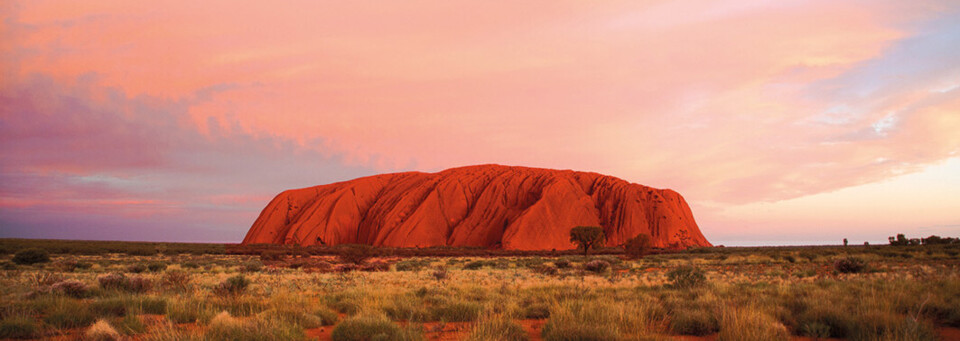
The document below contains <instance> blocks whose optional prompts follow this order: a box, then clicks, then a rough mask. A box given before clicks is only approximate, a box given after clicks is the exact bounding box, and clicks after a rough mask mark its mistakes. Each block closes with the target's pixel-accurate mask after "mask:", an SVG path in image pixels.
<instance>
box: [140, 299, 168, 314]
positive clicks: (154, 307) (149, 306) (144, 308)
mask: <svg viewBox="0 0 960 341" xmlns="http://www.w3.org/2000/svg"><path fill="white" fill-rule="evenodd" d="M136 304H137V307H138V308H140V311H141V312H143V313H144V314H163V313H164V312H166V311H167V299H166V298H165V297H159V296H144V297H140V298H139V300H137V302H136Z"/></svg>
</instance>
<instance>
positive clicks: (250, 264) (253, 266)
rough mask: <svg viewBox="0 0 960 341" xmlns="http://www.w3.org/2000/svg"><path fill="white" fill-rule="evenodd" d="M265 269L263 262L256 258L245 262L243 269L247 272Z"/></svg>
mask: <svg viewBox="0 0 960 341" xmlns="http://www.w3.org/2000/svg"><path fill="white" fill-rule="evenodd" d="M262 269H263V263H261V262H260V261H256V260H251V261H247V262H245V263H243V271H246V272H259V271H260V270H262Z"/></svg>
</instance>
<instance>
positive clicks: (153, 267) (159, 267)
mask: <svg viewBox="0 0 960 341" xmlns="http://www.w3.org/2000/svg"><path fill="white" fill-rule="evenodd" d="M147 269H148V270H150V272H160V271H163V270H166V269H167V263H161V262H153V263H150V264H147Z"/></svg>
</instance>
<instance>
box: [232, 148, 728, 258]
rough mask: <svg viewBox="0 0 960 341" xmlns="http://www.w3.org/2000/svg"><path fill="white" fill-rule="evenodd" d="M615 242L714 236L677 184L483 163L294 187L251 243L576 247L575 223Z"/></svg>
mask: <svg viewBox="0 0 960 341" xmlns="http://www.w3.org/2000/svg"><path fill="white" fill-rule="evenodd" d="M579 225H590V226H601V227H602V228H603V229H604V231H605V232H606V238H607V240H606V245H620V244H623V242H625V241H626V240H627V239H630V238H632V237H634V236H636V235H638V234H641V233H645V234H648V235H650V236H651V237H652V240H653V244H654V246H655V247H673V248H684V247H690V246H710V243H709V242H707V240H706V238H704V237H703V234H701V233H700V229H699V227H697V223H696V222H695V221H694V219H693V214H692V213H691V212H690V207H689V206H687V203H686V201H684V199H683V197H682V196H680V194H678V193H677V192H674V191H672V190H669V189H656V188H651V187H647V186H643V185H638V184H633V183H629V182H626V181H624V180H621V179H618V178H615V177H612V176H605V175H601V174H597V173H587V172H576V171H571V170H552V169H541V168H527V167H512V166H500V165H481V166H469V167H461V168H453V169H448V170H445V171H441V172H438V173H421V172H406V173H393V174H382V175H375V176H369V177H364V178H358V179H354V180H350V181H344V182H338V183H332V184H328V185H320V186H315V187H309V188H302V189H294V190H288V191H284V192H282V193H280V194H279V195H277V196H276V197H275V198H274V199H273V200H272V201H271V202H270V204H268V205H267V207H266V208H264V209H263V212H261V213H260V217H259V218H257V220H256V221H255V222H254V223H253V226H252V227H251V228H250V231H249V232H248V233H247V236H246V237H245V238H244V239H243V243H244V244H260V243H273V244H298V245H302V246H310V245H320V244H326V245H336V244H369V245H374V246H388V247H430V246H471V247H485V248H502V249H509V250H550V249H557V250H564V249H572V248H574V247H575V245H573V244H571V243H570V240H569V239H570V237H569V232H570V229H572V228H573V227H575V226H579Z"/></svg>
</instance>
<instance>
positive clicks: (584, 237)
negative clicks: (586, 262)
mask: <svg viewBox="0 0 960 341" xmlns="http://www.w3.org/2000/svg"><path fill="white" fill-rule="evenodd" d="M604 239H605V237H604V235H603V229H602V228H600V227H599V226H577V227H574V228H573V229H571V230H570V242H571V243H574V244H577V248H578V249H581V250H583V255H584V256H586V255H588V254H589V253H590V249H595V248H596V247H598V246H602V245H603V241H604Z"/></svg>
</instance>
